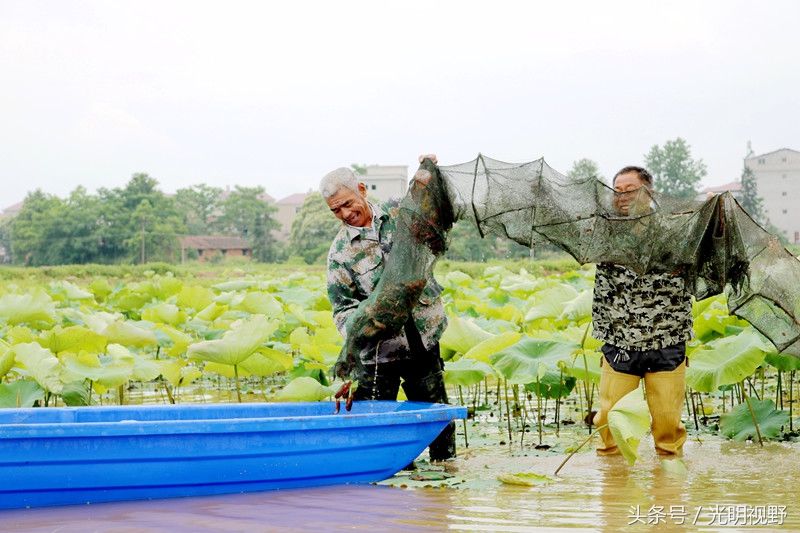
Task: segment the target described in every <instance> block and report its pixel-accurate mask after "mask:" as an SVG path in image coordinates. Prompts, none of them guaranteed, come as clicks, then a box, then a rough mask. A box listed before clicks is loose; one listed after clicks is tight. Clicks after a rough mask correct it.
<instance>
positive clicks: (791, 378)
mask: <svg viewBox="0 0 800 533" xmlns="http://www.w3.org/2000/svg"><path fill="white" fill-rule="evenodd" d="M793 382H794V370H792V371H790V372H789V431H794V421H793V420H792V418H794V414H793V411H794V409H793V406H794V400H793V399H792V394H793V392H792V388H793V387H794V383H793Z"/></svg>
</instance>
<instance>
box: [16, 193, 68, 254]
mask: <svg viewBox="0 0 800 533" xmlns="http://www.w3.org/2000/svg"><path fill="white" fill-rule="evenodd" d="M63 211H64V209H63V202H62V200H61V199H59V198H58V197H57V196H54V195H52V194H46V193H44V192H43V191H41V190H40V189H37V190H35V191H33V192H30V193H28V195H27V196H26V197H25V200H24V202H23V203H22V209H20V212H19V213H17V215H16V216H15V217H14V219H13V220H12V222H11V253H12V255H13V257H14V258H15V260H16V261H17V262H19V263H22V264H25V265H31V266H40V265H54V264H58V263H59V257H58V255H57V254H56V253H54V248H53V247H51V245H52V244H53V243H54V242H56V240H57V239H58V238H59V237H60V234H59V233H60V232H59V227H58V224H57V222H58V220H59V218H60V216H59V215H61V213H63Z"/></svg>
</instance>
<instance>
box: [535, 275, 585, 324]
mask: <svg viewBox="0 0 800 533" xmlns="http://www.w3.org/2000/svg"><path fill="white" fill-rule="evenodd" d="M577 297H578V291H576V290H575V289H573V288H572V287H570V286H569V285H563V284H561V285H556V286H555V287H549V288H547V289H543V290H541V291H538V292H536V293H535V294H534V295H533V297H532V301H533V305H531V306H530V307H529V308H528V311H527V312H526V313H525V322H533V321H534V320H539V319H541V318H558V317H559V316H561V313H562V311H563V310H564V307H565V306H566V305H567V303H568V302H570V301H572V300H574V299H575V298H577Z"/></svg>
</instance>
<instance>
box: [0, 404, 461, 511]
mask: <svg viewBox="0 0 800 533" xmlns="http://www.w3.org/2000/svg"><path fill="white" fill-rule="evenodd" d="M332 412H333V405H332V404H331V403H328V402H322V403H295V404H211V405H209V404H206V405H182V406H160V405H159V406H122V407H73V408H69V407H67V408H39V409H0V480H2V483H0V508H4V509H11V508H21V507H42V506H50V505H69V504H85V503H95V502H105V501H117V500H138V499H153V498H170V497H179V496H200V495H207V494H224V493H236V492H251V491H260V490H269V489H285V488H294V487H311V486H319V485H332V484H337V483H359V482H371V481H379V480H382V479H386V478H387V477H390V476H392V475H393V474H395V473H396V472H397V471H398V470H400V469H401V468H402V467H403V466H405V465H406V464H408V463H409V462H410V461H412V460H413V459H414V458H415V457H416V456H417V455H418V454H419V453H420V452H422V451H423V450H424V449H425V447H426V446H427V445H428V444H429V443H430V442H431V441H432V440H433V439H434V438H435V437H436V436H437V435H438V434H439V432H440V431H441V430H442V429H443V428H444V427H445V425H446V424H447V423H448V422H449V421H450V420H453V419H456V418H464V417H465V416H466V409H465V408H463V407H453V406H448V405H440V404H429V403H417V402H356V403H355V404H354V405H353V410H352V411H351V412H350V413H344V412H343V413H340V414H337V415H334V414H332Z"/></svg>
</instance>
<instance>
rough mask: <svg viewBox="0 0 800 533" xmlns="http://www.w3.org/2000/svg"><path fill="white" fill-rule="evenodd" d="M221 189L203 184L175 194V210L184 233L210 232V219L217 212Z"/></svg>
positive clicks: (200, 233)
mask: <svg viewBox="0 0 800 533" xmlns="http://www.w3.org/2000/svg"><path fill="white" fill-rule="evenodd" d="M221 197H222V189H221V188H219V187H210V186H208V185H206V184H204V183H201V184H199V185H192V186H191V187H187V188H184V189H178V190H177V191H176V192H175V208H176V210H177V211H178V213H179V214H180V216H181V217H182V218H183V223H184V224H185V225H186V231H187V232H188V233H190V234H192V235H206V234H208V233H210V232H211V225H212V218H213V216H214V214H215V212H217V211H218V210H219V206H220V198H221Z"/></svg>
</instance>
